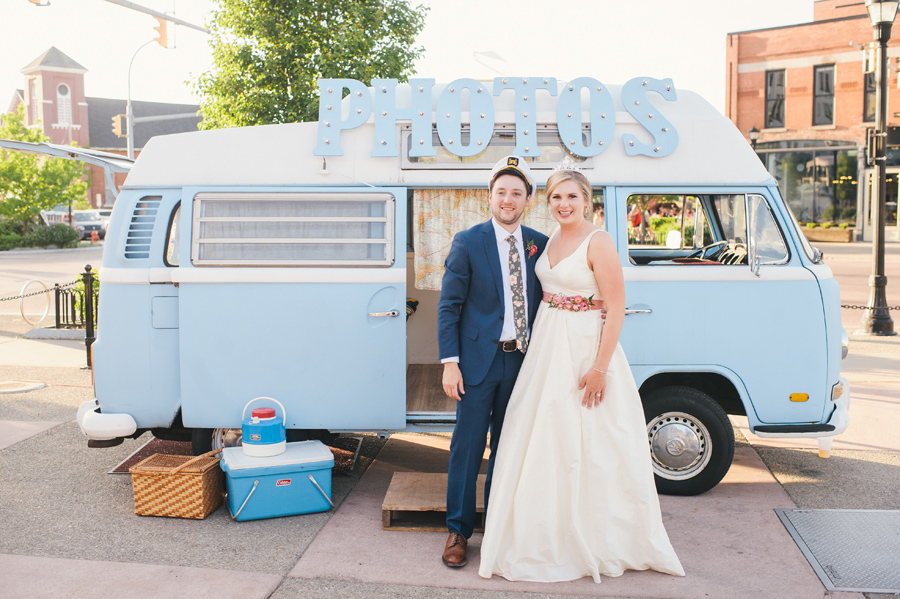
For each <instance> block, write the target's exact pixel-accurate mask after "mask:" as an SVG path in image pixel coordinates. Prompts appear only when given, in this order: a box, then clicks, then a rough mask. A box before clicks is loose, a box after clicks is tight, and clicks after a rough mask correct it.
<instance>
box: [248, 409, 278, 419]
mask: <svg viewBox="0 0 900 599" xmlns="http://www.w3.org/2000/svg"><path fill="white" fill-rule="evenodd" d="M250 415H251V416H253V417H254V418H259V419H260V420H263V419H266V418H275V408H255V409H254V410H253V411H252V412H250Z"/></svg>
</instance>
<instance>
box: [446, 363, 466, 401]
mask: <svg viewBox="0 0 900 599" xmlns="http://www.w3.org/2000/svg"><path fill="white" fill-rule="evenodd" d="M442 384H443V385H444V393H446V394H447V395H449V396H450V397H452V398H453V399H455V400H456V401H459V400H460V395H465V394H466V390H465V389H464V388H463V378H462V372H460V370H459V364H458V363H456V362H446V363H445V364H444V377H443V380H442Z"/></svg>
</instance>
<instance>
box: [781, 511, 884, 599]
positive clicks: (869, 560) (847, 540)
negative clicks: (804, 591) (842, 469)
mask: <svg viewBox="0 0 900 599" xmlns="http://www.w3.org/2000/svg"><path fill="white" fill-rule="evenodd" d="M775 513H777V514H778V517H779V518H780V519H781V523H782V524H784V527H785V528H787V531H788V532H789V533H790V535H791V537H792V538H793V539H794V541H795V542H796V543H797V546H798V547H799V548H800V550H801V551H802V552H803V555H805V556H806V559H807V561H809V564H810V565H811V566H812V567H813V570H815V572H816V574H817V575H818V576H819V580H821V581H822V584H823V585H825V588H826V589H828V590H829V591H858V592H869V593H898V592H900V568H898V567H897V564H900V511H897V510H784V509H777V510H775Z"/></svg>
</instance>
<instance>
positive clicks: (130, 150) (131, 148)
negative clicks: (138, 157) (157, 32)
mask: <svg viewBox="0 0 900 599" xmlns="http://www.w3.org/2000/svg"><path fill="white" fill-rule="evenodd" d="M155 43H156V40H150V41H149V42H147V43H146V44H143V45H142V46H141V47H140V48H138V49H137V50H135V51H134V55H133V56H132V57H131V62H129V63H128V99H127V103H126V110H125V112H126V114H127V115H126V117H125V118H126V119H127V120H128V157H129V158H131V159H132V160H134V111H133V110H132V108H131V65H133V64H134V59H135V58H137V55H138V52H140V51H141V50H143V49H144V48H146V47H147V46H149V45H150V44H155Z"/></svg>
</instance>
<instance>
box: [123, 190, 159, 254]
mask: <svg viewBox="0 0 900 599" xmlns="http://www.w3.org/2000/svg"><path fill="white" fill-rule="evenodd" d="M161 199H162V197H161V196H148V197H145V198H141V200H140V201H139V202H138V203H137V205H136V206H135V207H134V212H133V213H132V214H131V222H130V223H128V236H127V237H126V239H125V257H126V258H128V259H132V260H133V259H137V258H149V257H150V238H151V237H152V235H153V225H154V223H155V222H156V213H157V211H158V208H159V202H160V200H161Z"/></svg>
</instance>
